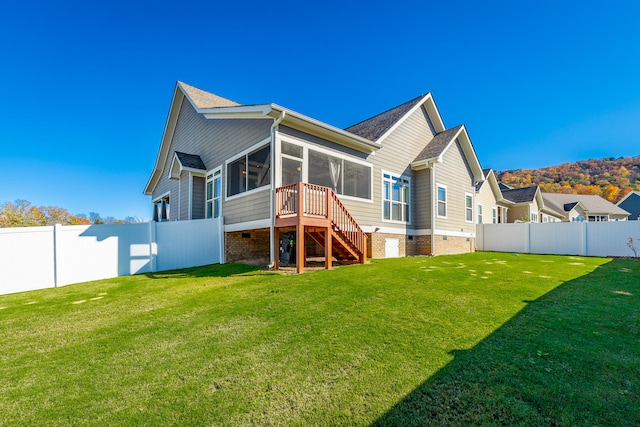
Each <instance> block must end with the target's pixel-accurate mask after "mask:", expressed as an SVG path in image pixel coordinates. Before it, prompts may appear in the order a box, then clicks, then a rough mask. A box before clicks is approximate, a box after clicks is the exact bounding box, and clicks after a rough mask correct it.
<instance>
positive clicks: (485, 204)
mask: <svg viewBox="0 0 640 427" xmlns="http://www.w3.org/2000/svg"><path fill="white" fill-rule="evenodd" d="M482 174H483V175H484V178H485V179H484V181H481V182H479V183H477V184H476V223H477V224H500V223H505V222H508V217H509V213H508V212H509V208H510V207H512V206H513V205H514V203H513V202H512V201H510V200H507V199H505V198H504V197H503V196H502V191H501V188H502V187H501V185H502V186H504V184H501V183H498V180H497V178H496V175H495V173H494V172H493V169H483V170H482Z"/></svg>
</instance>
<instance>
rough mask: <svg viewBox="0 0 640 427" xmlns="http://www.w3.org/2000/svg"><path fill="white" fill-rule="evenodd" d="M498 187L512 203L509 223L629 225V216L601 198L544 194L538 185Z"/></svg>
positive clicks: (506, 199)
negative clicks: (588, 222)
mask: <svg viewBox="0 0 640 427" xmlns="http://www.w3.org/2000/svg"><path fill="white" fill-rule="evenodd" d="M498 186H499V188H500V190H501V193H502V197H503V198H504V199H505V201H506V202H507V203H508V202H511V203H512V204H511V205H510V207H509V215H508V220H507V221H505V222H559V221H563V222H570V221H625V220H626V219H627V216H628V215H629V212H626V211H625V210H623V209H621V208H619V207H618V206H616V205H614V204H613V203H611V202H609V201H607V200H605V199H603V198H602V197H600V196H595V195H586V194H559V193H543V192H542V191H540V187H539V186H537V185H532V186H529V187H524V188H511V187H509V186H508V185H506V184H503V183H500V184H498ZM503 203H504V202H503Z"/></svg>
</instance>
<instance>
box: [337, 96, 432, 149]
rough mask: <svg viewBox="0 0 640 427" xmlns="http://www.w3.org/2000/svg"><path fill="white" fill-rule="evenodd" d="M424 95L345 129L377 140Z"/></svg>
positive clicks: (371, 139)
mask: <svg viewBox="0 0 640 427" xmlns="http://www.w3.org/2000/svg"><path fill="white" fill-rule="evenodd" d="M424 97H425V95H420V96H418V97H417V98H414V99H412V100H411V101H407V102H405V103H404V104H401V105H398V106H397V107H394V108H392V109H390V110H387V111H385V112H384V113H380V114H378V115H376V116H373V117H371V118H370V119H367V120H364V121H362V122H360V123H357V124H355V125H353V126H349V127H348V128H346V129H345V130H346V131H347V132H351V133H353V134H356V135H358V136H361V137H363V138H367V139H368V140H370V141H377V140H378V139H379V138H380V137H381V136H382V135H384V134H385V132H387V131H388V130H389V129H391V128H392V127H393V125H395V124H396V123H397V122H398V120H400V119H401V118H402V117H404V115H405V114H407V113H408V112H409V110H411V109H412V108H413V107H415V105H416V104H417V103H418V101H420V100H421V99H422V98H424Z"/></svg>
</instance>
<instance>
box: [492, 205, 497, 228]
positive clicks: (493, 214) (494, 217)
mask: <svg viewBox="0 0 640 427" xmlns="http://www.w3.org/2000/svg"><path fill="white" fill-rule="evenodd" d="M491 221H492V222H493V223H494V224H497V223H498V208H496V207H495V206H494V207H493V208H491Z"/></svg>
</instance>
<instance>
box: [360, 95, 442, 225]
mask: <svg viewBox="0 0 640 427" xmlns="http://www.w3.org/2000/svg"><path fill="white" fill-rule="evenodd" d="M431 128H432V126H431V125H430V123H429V118H428V116H427V112H426V110H425V109H424V107H420V108H419V109H418V110H416V111H415V112H414V113H413V114H412V115H411V116H409V117H407V119H406V120H405V121H404V122H403V123H402V124H401V125H400V126H398V127H397V128H396V129H395V130H394V131H393V133H392V134H390V135H389V136H388V137H387V138H386V139H385V140H384V141H383V142H382V148H381V149H380V150H378V152H376V154H375V156H371V158H370V159H369V160H370V161H371V162H372V163H373V164H374V170H373V196H374V200H373V206H372V209H370V210H369V211H368V212H362V217H363V219H362V221H363V222H364V223H366V224H370V225H374V226H380V227H385V228H398V229H399V230H404V229H419V228H425V226H427V225H428V224H429V222H430V220H426V217H429V218H430V213H429V209H430V201H429V199H428V197H430V188H429V187H430V185H429V181H428V180H429V178H428V176H429V175H428V173H426V174H424V173H420V175H418V173H416V172H414V171H413V170H412V169H411V162H412V161H413V160H414V159H415V158H416V156H417V155H418V154H419V153H420V151H422V149H423V148H424V147H425V146H426V145H427V144H428V143H429V141H431V139H432V138H433V132H432V130H431ZM383 169H384V170H386V171H388V172H392V173H395V174H401V175H405V176H408V177H410V178H411V195H410V197H411V200H410V205H411V223H410V224H408V225H404V224H396V223H392V222H384V221H382V170H383ZM425 196H426V197H425ZM425 203H427V204H426V205H425Z"/></svg>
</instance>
